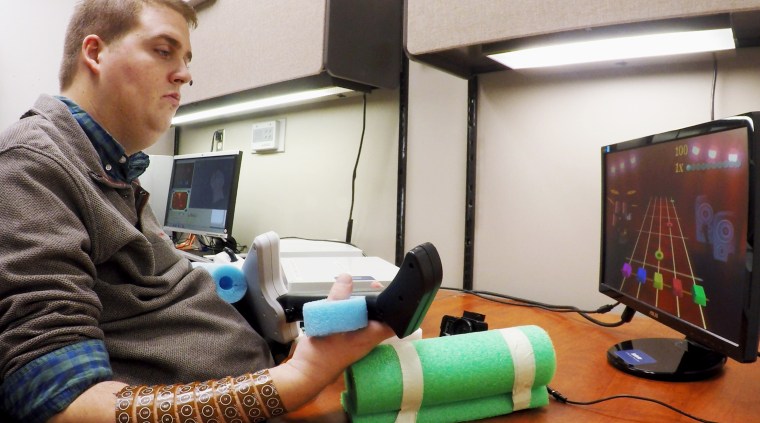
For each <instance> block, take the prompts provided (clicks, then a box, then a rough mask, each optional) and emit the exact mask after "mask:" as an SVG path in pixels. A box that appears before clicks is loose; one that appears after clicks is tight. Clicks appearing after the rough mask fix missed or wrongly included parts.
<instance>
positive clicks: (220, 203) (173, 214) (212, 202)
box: [164, 151, 243, 240]
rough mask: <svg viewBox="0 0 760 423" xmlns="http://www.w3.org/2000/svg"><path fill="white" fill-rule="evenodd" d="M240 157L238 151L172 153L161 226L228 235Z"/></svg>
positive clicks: (170, 229)
mask: <svg viewBox="0 0 760 423" xmlns="http://www.w3.org/2000/svg"><path fill="white" fill-rule="evenodd" d="M242 158H243V153H242V152H241V151H220V152H213V153H198V154H184V155H179V156H174V163H173V165H172V177H171V183H170V184H169V196H168V199H167V205H166V217H165V219H164V229H165V230H166V231H174V232H183V233H189V234H196V235H204V236H211V237H216V238H220V239H222V240H227V239H228V238H229V237H231V234H232V220H233V217H234V215H235V199H236V197H237V187H238V179H239V177H240V163H241V162H242Z"/></svg>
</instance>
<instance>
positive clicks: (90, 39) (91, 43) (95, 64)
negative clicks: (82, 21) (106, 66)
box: [82, 34, 105, 75]
mask: <svg viewBox="0 0 760 423" xmlns="http://www.w3.org/2000/svg"><path fill="white" fill-rule="evenodd" d="M104 46H105V43H103V40H101V39H100V37H98V36H97V35H94V34H91V35H88V36H86V37H85V38H84V40H83V41H82V59H83V60H84V63H85V65H86V66H87V68H88V69H89V70H90V71H91V72H93V73H94V74H96V75H97V74H99V73H100V54H101V53H102V52H103V47H104Z"/></svg>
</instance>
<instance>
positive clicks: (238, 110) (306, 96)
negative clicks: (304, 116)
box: [172, 87, 353, 125]
mask: <svg viewBox="0 0 760 423" xmlns="http://www.w3.org/2000/svg"><path fill="white" fill-rule="evenodd" d="M350 92H353V90H350V89H347V88H342V87H329V88H320V89H315V90H308V91H300V92H296V93H292V94H283V95H278V96H273V97H265V98H259V99H255V100H249V101H244V102H240V103H235V104H230V105H227V106H219V107H214V108H211V109H207V110H201V111H197V112H189V113H185V114H181V115H178V116H175V117H174V118H173V119H172V125H182V124H186V123H195V122H201V121H207V120H212V119H221V118H228V117H233V116H238V115H242V114H246V113H252V112H256V111H261V110H267V109H273V108H276V107H281V106H294V105H297V104H304V103H309V102H312V101H315V100H318V99H323V98H325V97H330V96H342V95H344V94H347V93H350Z"/></svg>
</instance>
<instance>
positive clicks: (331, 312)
mask: <svg viewBox="0 0 760 423" xmlns="http://www.w3.org/2000/svg"><path fill="white" fill-rule="evenodd" d="M303 324H304V332H306V334H307V335H309V336H327V335H330V334H333V333H340V332H350V331H352V330H357V329H361V328H363V327H366V326H367V300H366V299H365V298H364V297H351V298H349V299H347V300H340V301H333V300H318V301H312V302H308V303H306V304H304V306H303Z"/></svg>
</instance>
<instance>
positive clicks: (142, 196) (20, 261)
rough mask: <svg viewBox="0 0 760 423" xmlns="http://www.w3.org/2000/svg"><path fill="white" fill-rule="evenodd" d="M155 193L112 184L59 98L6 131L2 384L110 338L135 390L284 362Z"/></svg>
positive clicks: (0, 169) (0, 280) (0, 176)
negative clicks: (189, 250) (218, 287)
mask: <svg viewBox="0 0 760 423" xmlns="http://www.w3.org/2000/svg"><path fill="white" fill-rule="evenodd" d="M147 197H148V194H147V192H145V191H144V190H143V189H142V188H140V187H139V186H138V185H137V184H132V185H125V184H123V183H119V182H114V181H112V180H109V178H108V177H107V176H106V174H105V172H104V170H103V168H102V164H101V163H100V159H99V157H98V155H97V153H96V152H95V149H94V148H93V146H92V144H91V142H90V140H89V139H88V138H87V136H86V135H85V134H84V132H83V131H82V129H81V128H80V127H79V125H78V124H77V122H76V120H74V118H73V117H72V116H71V113H70V112H69V110H68V108H67V107H66V105H64V104H63V103H62V102H60V101H59V100H57V99H55V98H54V97H51V96H46V95H43V96H41V97H40V98H39V99H38V100H37V102H36V104H35V106H34V108H33V109H32V110H30V112H28V113H27V114H26V115H25V117H23V118H22V119H21V120H20V121H18V122H17V123H16V124H14V125H13V126H11V127H10V128H9V129H7V130H6V131H4V132H2V133H0V223H1V224H2V228H0V383H2V380H4V379H5V378H6V377H7V376H8V375H9V374H11V373H12V372H14V371H16V370H18V369H19V368H20V367H22V366H24V365H25V364H26V363H28V362H29V361H31V360H34V359H35V358H37V357H39V356H41V355H44V354H46V353H49V352H51V351H54V350H56V349H58V348H61V347H64V346H66V345H69V344H72V343H75V342H79V341H83V340H88V339H102V340H103V341H104V342H105V345H106V347H107V350H108V353H109V356H110V360H111V366H112V368H113V371H114V379H115V380H120V381H124V382H126V383H130V384H158V383H174V382H192V381H197V380H208V379H212V378H219V377H223V376H227V375H238V374H242V373H245V372H250V371H253V370H257V369H260V368H263V367H269V366H271V365H272V364H273V363H272V358H271V354H270V353H269V350H268V349H267V347H266V343H264V342H263V340H262V339H261V337H260V336H259V335H258V334H257V333H256V332H255V331H254V330H253V329H251V327H250V326H249V325H248V323H247V322H246V321H245V320H244V319H243V318H242V317H241V316H240V315H239V314H238V313H237V312H236V311H235V309H234V308H233V307H232V306H230V305H229V304H227V303H225V302H224V301H222V300H221V299H219V298H218V296H217V295H216V292H215V289H214V283H213V280H211V278H210V276H209V275H208V273H207V272H205V271H203V270H200V269H196V270H192V268H191V266H190V264H189V262H188V261H187V260H186V259H184V258H181V257H180V256H179V255H178V254H177V253H176V252H175V251H174V248H173V245H172V243H171V240H170V239H169V238H168V237H167V236H166V234H165V233H164V231H163V230H162V228H161V227H160V226H159V224H158V221H157V220H156V218H155V216H154V215H153V212H152V211H151V210H150V207H149V206H148V205H147Z"/></svg>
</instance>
